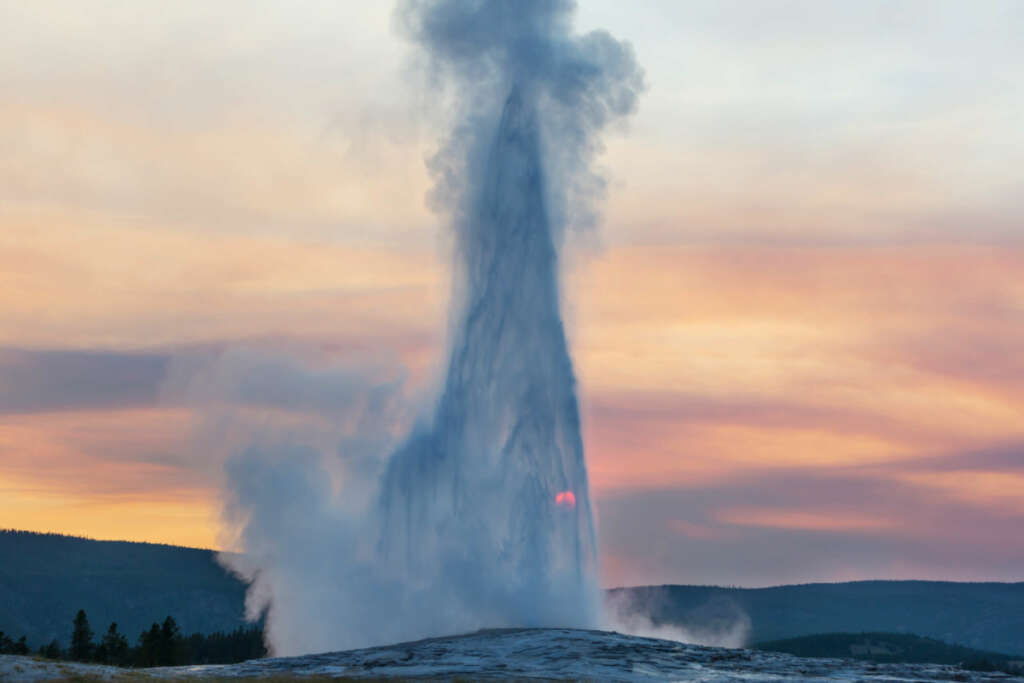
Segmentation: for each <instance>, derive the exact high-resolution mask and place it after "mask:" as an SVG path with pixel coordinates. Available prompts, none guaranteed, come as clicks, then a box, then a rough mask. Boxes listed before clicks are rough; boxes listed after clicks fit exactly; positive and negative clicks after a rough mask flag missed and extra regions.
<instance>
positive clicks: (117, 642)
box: [96, 621, 128, 665]
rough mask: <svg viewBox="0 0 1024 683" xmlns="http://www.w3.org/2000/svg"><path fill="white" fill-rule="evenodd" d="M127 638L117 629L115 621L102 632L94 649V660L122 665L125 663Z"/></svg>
mask: <svg viewBox="0 0 1024 683" xmlns="http://www.w3.org/2000/svg"><path fill="white" fill-rule="evenodd" d="M127 654H128V639H127V638H125V637H124V635H123V634H121V633H120V632H118V630H117V622H116V621H115V622H113V623H112V624H110V628H109V629H107V632H106V633H105V634H103V640H102V641H100V646H99V647H98V648H97V649H96V660H97V661H99V662H103V663H105V664H118V665H123V664H126V663H127V661H126V660H127Z"/></svg>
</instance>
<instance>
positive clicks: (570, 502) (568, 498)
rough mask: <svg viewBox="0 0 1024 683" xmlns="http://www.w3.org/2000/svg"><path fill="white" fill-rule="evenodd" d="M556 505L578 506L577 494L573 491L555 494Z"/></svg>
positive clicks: (565, 506)
mask: <svg viewBox="0 0 1024 683" xmlns="http://www.w3.org/2000/svg"><path fill="white" fill-rule="evenodd" d="M555 505H557V506H558V507H563V508H574V507H576V494H575V493H573V492H572V491H562V492H560V493H557V494H555Z"/></svg>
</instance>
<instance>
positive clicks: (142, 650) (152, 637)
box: [135, 624, 160, 666]
mask: <svg viewBox="0 0 1024 683" xmlns="http://www.w3.org/2000/svg"><path fill="white" fill-rule="evenodd" d="M159 647H160V624H153V625H152V626H150V627H149V630H147V631H143V632H142V633H141V634H139V646H138V648H136V650H135V664H136V666H156V665H157V650H158V648H159Z"/></svg>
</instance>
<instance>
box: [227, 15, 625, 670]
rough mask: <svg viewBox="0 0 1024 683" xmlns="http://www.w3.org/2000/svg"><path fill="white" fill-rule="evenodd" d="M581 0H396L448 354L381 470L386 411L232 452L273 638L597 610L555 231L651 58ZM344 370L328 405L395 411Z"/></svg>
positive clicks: (575, 211)
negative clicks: (591, 25)
mask: <svg viewBox="0 0 1024 683" xmlns="http://www.w3.org/2000/svg"><path fill="white" fill-rule="evenodd" d="M573 10H574V4H573V2H571V0H404V1H403V2H401V3H400V4H399V8H398V13H397V17H398V19H399V20H400V23H401V25H402V27H403V28H404V30H405V32H406V34H407V35H408V37H410V38H411V39H412V40H413V41H414V42H415V43H416V44H417V45H419V46H420V47H421V48H422V50H423V54H424V55H425V57H426V60H425V61H426V64H427V65H428V66H429V73H430V75H431V76H432V78H433V81H432V85H433V86H437V87H435V88H434V89H433V90H432V91H431V92H432V93H437V95H438V99H439V101H441V102H443V103H445V104H451V105H452V106H453V111H454V112H455V125H454V127H453V129H452V132H451V134H450V135H449V136H448V137H447V139H446V141H445V144H443V145H442V146H441V149H440V151H439V152H438V154H437V155H436V156H435V157H434V158H433V159H432V161H431V168H432V169H433V171H434V172H435V174H436V177H437V186H436V188H435V192H434V195H433V200H434V204H435V207H436V208H438V209H440V210H441V211H443V212H444V213H446V214H448V215H449V216H450V217H451V223H452V228H453V230H454V234H455V240H454V244H455V248H456V258H455V269H456V272H455V284H456V288H455V291H456V302H455V305H454V316H453V323H454V327H453V331H452V338H451V344H450V347H449V350H448V353H447V361H446V363H447V365H446V373H445V374H444V376H443V382H442V384H441V386H440V387H439V395H438V399H437V402H436V403H435V404H434V405H433V407H432V408H431V409H430V410H429V411H427V412H426V413H425V418H424V421H423V423H422V425H421V426H419V427H417V428H416V429H414V430H413V431H412V433H411V434H410V435H409V436H408V437H407V438H406V439H405V441H404V444H403V445H402V446H401V447H399V448H398V449H397V451H396V452H395V453H394V454H393V455H392V456H391V457H390V458H388V459H387V461H386V463H384V464H382V465H381V466H380V469H379V470H374V466H371V465H369V464H368V459H366V458H364V459H362V460H359V456H358V453H360V452H362V451H364V450H365V449H366V447H367V444H371V443H375V440H376V439H377V438H378V437H380V436H381V435H383V434H387V433H389V429H388V427H390V426H391V425H381V424H377V425H376V427H375V428H374V429H372V430H369V431H368V432H367V433H365V434H346V438H345V441H344V443H343V444H342V445H341V446H340V447H339V448H338V449H337V451H336V452H335V453H330V452H328V451H326V450H322V449H321V448H317V447H315V446H314V447H310V446H308V442H309V441H312V442H314V443H315V440H314V439H312V438H309V437H308V436H307V435H303V436H306V438H305V439H303V443H300V444H295V443H293V442H292V441H293V435H292V434H287V435H286V438H285V439H283V442H281V443H279V442H277V441H271V442H267V441H266V440H264V441H263V442H262V443H255V444H253V445H252V447H251V448H249V449H248V450H247V451H245V452H244V453H241V454H239V455H238V456H237V457H236V458H233V459H232V461H231V462H230V463H229V465H228V477H227V483H228V488H227V491H226V493H227V496H226V506H225V512H226V515H225V519H226V521H227V522H228V523H229V524H232V525H234V527H235V528H236V529H237V531H238V538H239V541H240V543H239V545H241V546H242V548H243V549H244V554H237V555H230V556H224V557H223V558H222V561H224V562H225V563H226V564H227V565H229V566H230V567H232V568H233V569H235V570H236V571H237V572H239V573H240V574H242V575H244V576H245V577H246V578H248V579H249V580H250V581H251V582H252V586H251V588H250V590H249V593H248V595H247V603H246V604H247V610H248V613H249V615H250V616H257V615H259V614H260V613H261V611H262V610H264V609H269V612H268V620H267V634H268V638H269V641H270V644H271V646H272V648H273V651H274V652H275V654H298V653H303V652H311V651H323V650H327V649H340V648H352V647H359V646H367V645H382V644H386V643H394V642H398V641H402V640H412V639H416V638H423V637H428V636H438V635H447V634H452V633H459V632H465V631H470V630H474V629H479V628H483V627H499V626H580V627H587V626H597V625H599V619H600V600H599V597H598V595H599V594H598V590H597V548H596V539H595V533H594V520H593V514H592V508H591V501H590V495H589V489H588V484H587V472H586V467H585V463H584V459H583V442H582V439H581V437H580V420H579V408H578V404H577V399H576V389H575V378H574V375H573V367H572V361H571V359H570V357H569V351H568V346H567V343H566V335H565V330H564V327H563V324H562V316H561V311H560V296H561V294H560V286H559V251H560V248H561V243H562V242H563V240H564V238H565V234H566V232H567V227H568V226H570V225H586V224H588V223H590V222H592V215H591V208H592V201H593V200H594V199H595V198H596V196H598V195H600V193H601V192H602V190H603V182H602V180H601V178H600V177H599V176H598V175H596V174H595V173H593V172H592V171H591V170H590V162H591V160H592V158H593V156H594V154H595V153H596V151H597V150H598V149H599V147H600V143H599V141H598V134H599V132H600V131H601V129H602V128H604V126H605V125H607V124H608V123H609V122H610V121H613V120H615V119H617V118H620V117H623V116H625V115H627V114H628V113H629V112H630V111H632V109H633V107H634V104H635V101H636V97H637V95H638V93H639V91H640V90H641V89H642V87H643V77H642V74H641V72H640V70H639V68H638V67H637V65H636V62H635V60H634V58H633V53H632V50H631V49H630V47H629V46H628V45H627V44H624V43H620V42H618V41H616V40H615V39H614V38H612V37H611V36H610V35H608V34H607V33H605V32H603V31H594V32H591V33H588V34H585V35H576V34H574V33H573V32H572V26H571V18H572V13H573ZM336 379H343V380H344V382H343V384H344V391H342V392H341V394H340V395H341V396H343V397H345V398H344V399H343V400H341V401H339V403H338V405H337V407H336V408H337V410H336V411H335V414H336V417H337V422H338V424H339V425H355V427H353V428H354V429H356V430H358V429H368V428H367V425H373V424H374V420H375V419H376V420H378V421H385V420H386V419H387V417H386V411H380V410H375V409H374V408H375V407H380V406H387V405H389V400H388V399H389V397H392V396H394V394H395V393H396V389H395V387H396V385H395V383H393V382H391V381H389V380H388V381H385V380H376V379H374V378H373V377H372V376H370V374H369V373H367V372H363V371H362V370H358V371H354V372H351V373H339V374H338V376H337V378H336ZM364 379H365V381H366V383H367V387H366V392H365V394H366V397H365V398H359V396H358V392H357V391H356V390H355V389H356V386H357V385H358V384H359V382H361V381H363V380H364ZM343 418H344V419H343ZM341 431H342V432H344V429H343V428H342V429H341ZM307 439H308V440H307ZM350 447H351V448H352V451H351V452H354V453H355V454H356V455H350V454H349V453H350V451H349V449H350ZM381 450H382V451H383V449H381ZM385 453H386V451H385V452H382V453H381V456H383V455H385ZM332 458H340V463H339V462H338V461H337V460H332ZM346 458H348V459H346ZM381 459H383V458H381ZM339 470H340V471H342V472H343V473H344V477H343V481H342V487H341V491H340V493H339V492H338V491H336V490H334V489H333V488H332V486H331V482H332V475H333V474H335V473H337V472H338V471H339ZM378 474H380V477H379V478H378Z"/></svg>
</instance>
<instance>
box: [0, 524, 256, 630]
mask: <svg viewBox="0 0 1024 683" xmlns="http://www.w3.org/2000/svg"><path fill="white" fill-rule="evenodd" d="M244 600H245V585H244V584H243V583H242V582H241V581H239V580H238V579H237V578H235V577H234V576H232V575H231V574H229V573H228V572H226V571H225V570H224V569H223V568H221V567H220V565H218V564H217V563H216V561H215V560H214V556H213V552H211V551H209V550H197V549H193V548H180V547H177V546H170V545H155V544H150V543H129V542H125V541H93V540H89V539H84V538H77V537H73V536H60V535H57V534H35V533H30V532H24V531H0V631H4V632H5V633H7V634H13V635H14V636H15V637H18V636H21V635H22V634H24V635H26V636H28V642H29V644H30V645H31V646H32V647H33V648H36V647H38V646H39V645H41V644H45V643H48V642H49V641H50V640H52V639H54V638H56V639H57V640H58V641H60V643H61V644H62V645H63V646H67V644H68V639H69V638H70V635H71V622H72V619H74V616H75V613H76V612H77V611H78V610H79V609H84V610H85V611H86V614H87V615H88V617H89V621H90V624H91V625H92V630H93V631H94V632H96V633H101V632H102V631H105V630H106V628H107V626H109V624H110V622H112V621H116V622H118V625H119V627H120V630H121V631H122V632H123V633H125V634H126V635H127V636H128V637H129V639H130V640H131V642H132V644H134V642H135V639H136V638H138V636H139V633H140V632H141V631H142V630H143V629H144V628H148V627H149V626H150V625H151V624H152V623H153V622H154V621H163V619H164V617H166V616H168V615H172V616H173V617H174V618H175V619H176V620H177V622H178V624H179V626H180V627H181V630H182V632H183V633H186V634H189V633H193V632H200V633H211V632H214V631H233V630H234V629H236V628H237V627H238V626H240V625H242V624H244V619H243V617H244Z"/></svg>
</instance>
